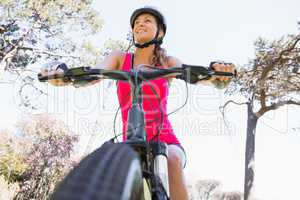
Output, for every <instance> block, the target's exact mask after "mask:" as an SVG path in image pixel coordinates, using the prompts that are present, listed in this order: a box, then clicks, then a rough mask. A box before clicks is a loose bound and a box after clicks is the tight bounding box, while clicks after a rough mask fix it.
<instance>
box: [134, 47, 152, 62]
mask: <svg viewBox="0 0 300 200" xmlns="http://www.w3.org/2000/svg"><path fill="white" fill-rule="evenodd" d="M153 56H154V45H150V46H149V47H146V48H143V49H140V48H136V49H135V51H134V64H135V66H136V65H140V64H152V61H153Z"/></svg>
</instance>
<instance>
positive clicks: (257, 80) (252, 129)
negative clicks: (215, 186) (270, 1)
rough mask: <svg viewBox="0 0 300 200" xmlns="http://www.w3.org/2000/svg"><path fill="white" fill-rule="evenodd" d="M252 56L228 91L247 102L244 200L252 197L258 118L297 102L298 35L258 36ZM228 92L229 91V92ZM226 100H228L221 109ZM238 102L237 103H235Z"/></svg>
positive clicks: (299, 74)
mask: <svg viewBox="0 0 300 200" xmlns="http://www.w3.org/2000/svg"><path fill="white" fill-rule="evenodd" d="M255 50H256V54H255V58H254V59H253V60H251V61H250V62H249V63H248V64H247V65H246V66H245V68H243V69H241V70H240V72H239V75H238V78H237V80H236V84H237V86H236V87H235V88H234V89H233V90H232V91H237V92H239V93H241V94H242V95H243V96H244V97H245V98H246V102H245V103H241V104H246V105H247V115H248V118H247V138H246V152H245V180H244V199H245V200H248V199H253V182H254V158H255V156H254V155H255V154H254V153H255V134H256V125H257V122H258V120H259V119H260V117H262V116H263V115H264V114H266V113H267V112H269V111H272V110H276V109H278V108H280V107H282V106H285V105H300V99H299V93H300V70H299V67H300V64H299V63H300V34H298V35H288V36H286V37H282V38H280V39H278V40H274V41H268V40H266V39H262V38H259V39H258V40H257V41H256V42H255ZM232 91H231V92H232ZM229 103H236V102H233V101H228V102H227V103H226V104H225V106H224V108H225V107H226V106H227V105H228V104H229ZM237 104H240V103H237Z"/></svg>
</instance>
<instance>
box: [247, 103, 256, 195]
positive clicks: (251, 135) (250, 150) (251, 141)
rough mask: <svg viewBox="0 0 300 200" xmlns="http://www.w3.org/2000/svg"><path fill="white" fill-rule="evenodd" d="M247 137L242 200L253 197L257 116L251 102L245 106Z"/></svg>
mask: <svg viewBox="0 0 300 200" xmlns="http://www.w3.org/2000/svg"><path fill="white" fill-rule="evenodd" d="M247 110H248V119H247V139H246V153H245V177H244V200H251V199H252V198H253V195H254V194H253V182H254V152H255V131H256V125H257V120H258V118H257V116H256V115H255V113H254V112H253V109H252V104H251V103H249V104H248V106H247Z"/></svg>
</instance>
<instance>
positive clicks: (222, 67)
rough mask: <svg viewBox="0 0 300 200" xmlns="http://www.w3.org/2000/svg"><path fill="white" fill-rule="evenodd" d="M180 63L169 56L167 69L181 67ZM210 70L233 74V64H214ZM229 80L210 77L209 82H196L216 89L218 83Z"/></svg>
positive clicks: (222, 77)
mask: <svg viewBox="0 0 300 200" xmlns="http://www.w3.org/2000/svg"><path fill="white" fill-rule="evenodd" d="M182 64H183V63H182V62H181V61H180V60H179V59H178V58H176V57H172V56H169V57H168V67H182ZM212 68H213V69H214V70H215V71H223V72H231V73H234V69H235V66H234V65H233V64H224V63H218V62H216V63H214V64H213V65H212ZM230 80H231V78H229V77H225V76H221V77H211V78H210V79H209V80H203V81H198V83H201V84H203V85H214V86H215V87H218V86H217V85H218V84H219V82H228V83H229V81H230Z"/></svg>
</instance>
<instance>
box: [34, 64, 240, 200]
mask: <svg viewBox="0 0 300 200" xmlns="http://www.w3.org/2000/svg"><path fill="white" fill-rule="evenodd" d="M144 66H145V67H148V68H150V69H151V70H139V69H132V70H130V71H120V70H105V69H93V68H90V67H78V68H72V69H68V70H66V71H65V73H64V74H61V75H58V74H56V75H49V76H42V75H41V74H39V76H38V78H39V80H40V81H41V82H44V81H47V80H50V79H57V78H61V79H65V80H67V81H72V82H76V81H77V82H78V81H79V82H80V81H83V82H89V81H95V80H99V79H108V78H109V79H114V80H119V81H120V80H121V81H129V82H130V85H131V91H133V92H132V107H131V108H130V111H129V113H128V124H130V125H132V126H131V127H128V128H127V132H126V136H127V140H126V142H122V143H115V142H114V141H113V140H110V141H107V142H105V143H104V144H103V145H102V146H101V147H99V148H98V149H97V150H95V151H94V152H92V153H91V154H89V155H88V156H86V157H85V158H84V159H83V160H82V161H81V162H80V163H79V164H78V166H76V167H75V168H74V169H73V170H71V172H70V173H69V174H68V175H67V176H66V177H65V179H64V180H63V181H62V182H61V183H60V184H59V185H58V187H57V188H56V189H55V191H54V193H53V194H52V196H51V198H52V199H55V200H61V199H64V200H68V199H72V200H74V199H80V200H83V199H84V200H88V199H104V200H120V199H121V200H128V199H130V200H140V199H153V200H168V199H169V196H170V194H169V183H168V168H167V167H168V166H167V156H168V155H167V145H166V144H165V143H163V142H160V141H159V140H158V141H155V142H153V141H147V140H146V132H145V127H144V125H145V122H144V112H143V109H142V106H141V105H142V95H143V94H142V90H141V84H142V83H143V82H144V81H149V80H151V79H156V78H161V77H165V78H168V77H175V78H178V79H182V80H184V81H186V82H187V83H192V84H193V83H196V82H198V81H200V80H205V79H208V78H210V77H212V76H230V77H232V76H234V75H235V74H233V73H229V72H219V71H213V70H212V69H210V68H206V67H202V66H193V65H183V66H182V67H173V68H168V69H162V68H156V67H151V66H147V65H144ZM132 127H133V128H132Z"/></svg>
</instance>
